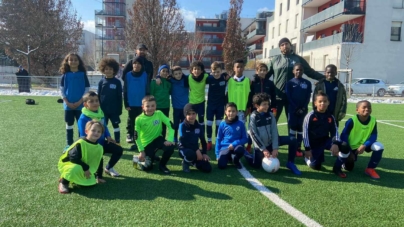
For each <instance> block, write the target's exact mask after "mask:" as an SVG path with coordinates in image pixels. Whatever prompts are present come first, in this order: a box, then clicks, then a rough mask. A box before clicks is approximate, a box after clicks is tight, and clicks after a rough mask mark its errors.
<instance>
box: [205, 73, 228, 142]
mask: <svg viewBox="0 0 404 227" xmlns="http://www.w3.org/2000/svg"><path fill="white" fill-rule="evenodd" d="M225 76H226V74H224V73H223V74H222V75H220V78H219V79H216V78H215V77H213V76H212V75H210V76H209V77H208V78H207V79H206V84H208V85H209V90H208V105H207V109H206V120H207V136H208V139H211V138H212V131H213V130H212V125H213V119H215V120H216V124H215V125H216V136H217V129H218V127H219V124H220V122H221V121H222V119H223V116H224V106H225V105H226V78H225Z"/></svg>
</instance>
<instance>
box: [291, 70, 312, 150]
mask: <svg viewBox="0 0 404 227" xmlns="http://www.w3.org/2000/svg"><path fill="white" fill-rule="evenodd" d="M303 73H304V70H303V66H302V65H301V64H300V63H296V64H295V66H294V67H293V74H294V75H295V78H293V79H291V80H289V81H288V82H287V83H286V89H285V90H286V96H287V98H288V101H289V108H288V111H289V113H287V114H288V126H289V135H290V136H292V137H294V138H296V134H297V151H296V156H297V157H302V156H303V153H302V149H301V148H300V147H301V146H302V141H303V120H304V117H305V116H306V114H307V106H308V105H309V102H310V97H311V82H310V81H308V80H306V79H304V78H302V76H303Z"/></svg>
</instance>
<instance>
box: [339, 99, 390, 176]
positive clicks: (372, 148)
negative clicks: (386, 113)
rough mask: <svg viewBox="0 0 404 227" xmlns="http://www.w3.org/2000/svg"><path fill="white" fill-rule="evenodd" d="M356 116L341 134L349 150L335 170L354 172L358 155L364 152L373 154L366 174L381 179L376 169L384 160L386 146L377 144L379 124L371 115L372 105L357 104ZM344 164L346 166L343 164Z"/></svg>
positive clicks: (347, 123)
mask: <svg viewBox="0 0 404 227" xmlns="http://www.w3.org/2000/svg"><path fill="white" fill-rule="evenodd" d="M356 113H357V115H356V116H353V117H352V118H350V119H349V120H348V121H347V122H346V123H345V128H344V130H343V131H342V133H341V141H343V142H344V143H343V144H342V145H343V146H344V145H346V146H347V148H348V152H347V153H346V154H343V155H340V156H339V157H338V159H340V162H339V163H338V164H336V166H335V167H334V168H338V169H339V170H340V169H341V165H343V167H344V169H346V170H348V171H352V170H353V168H354V164H355V161H356V160H357V158H358V154H363V152H364V151H366V152H372V156H371V157H370V160H369V164H368V166H367V168H366V169H365V173H366V174H367V175H369V176H370V177H371V178H373V179H379V178H380V176H379V174H377V173H376V171H375V168H376V167H377V165H378V164H379V162H380V160H381V159H382V155H383V151H384V146H383V144H381V143H380V142H377V123H376V119H375V118H374V117H372V116H370V114H371V113H372V105H371V104H370V102H369V101H366V100H363V101H359V102H358V103H357V104H356ZM343 163H344V164H343Z"/></svg>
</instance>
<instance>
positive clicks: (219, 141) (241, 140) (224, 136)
mask: <svg viewBox="0 0 404 227" xmlns="http://www.w3.org/2000/svg"><path fill="white" fill-rule="evenodd" d="M247 142H248V140H247V130H246V128H245V125H244V123H243V122H242V121H239V120H238V119H236V120H235V121H233V122H229V121H228V120H223V121H222V122H221V123H220V125H219V129H218V133H217V138H216V157H219V154H220V150H222V149H225V148H228V147H229V145H230V144H232V145H233V147H234V148H235V147H236V146H238V145H241V146H244V144H246V143H247Z"/></svg>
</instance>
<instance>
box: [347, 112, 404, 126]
mask: <svg viewBox="0 0 404 227" xmlns="http://www.w3.org/2000/svg"><path fill="white" fill-rule="evenodd" d="M346 115H349V116H354V115H352V114H346ZM386 121H388V120H386ZM386 121H384V120H377V119H376V122H379V123H382V124H385V125H390V126H394V127H397V128H404V126H401V125H395V124H392V123H388V122H386Z"/></svg>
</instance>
